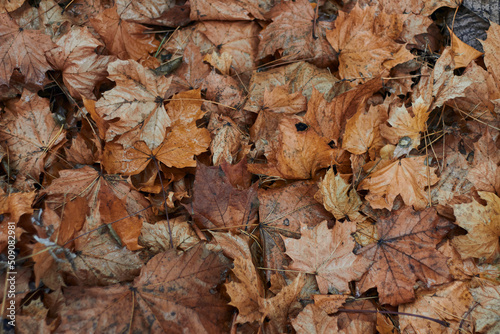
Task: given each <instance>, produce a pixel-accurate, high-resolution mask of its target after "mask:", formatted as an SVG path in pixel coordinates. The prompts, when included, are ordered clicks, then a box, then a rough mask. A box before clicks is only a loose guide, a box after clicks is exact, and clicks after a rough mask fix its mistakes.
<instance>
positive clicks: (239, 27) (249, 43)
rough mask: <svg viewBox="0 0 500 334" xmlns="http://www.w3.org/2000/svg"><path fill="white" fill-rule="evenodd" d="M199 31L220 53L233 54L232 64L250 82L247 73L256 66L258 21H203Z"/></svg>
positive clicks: (244, 79)
mask: <svg viewBox="0 0 500 334" xmlns="http://www.w3.org/2000/svg"><path fill="white" fill-rule="evenodd" d="M199 31H200V32H201V33H203V34H204V35H205V36H206V37H207V38H208V40H209V41H210V42H212V44H213V45H214V46H215V47H216V48H217V51H218V52H219V53H221V54H222V53H227V54H229V55H231V56H232V59H233V62H232V66H233V67H234V70H235V72H236V73H238V74H239V75H240V76H241V77H242V78H243V81H244V82H245V81H246V82H248V81H247V80H248V78H249V77H250V75H249V74H248V73H247V72H248V71H251V70H253V69H254V68H255V53H256V49H257V46H258V45H259V38H258V35H259V32H260V26H259V25H258V24H257V23H256V22H253V21H252V22H245V21H236V22H224V21H209V22H205V21H204V22H202V23H201V24H200V27H199Z"/></svg>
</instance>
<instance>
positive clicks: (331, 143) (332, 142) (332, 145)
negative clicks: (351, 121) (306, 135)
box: [328, 140, 336, 148]
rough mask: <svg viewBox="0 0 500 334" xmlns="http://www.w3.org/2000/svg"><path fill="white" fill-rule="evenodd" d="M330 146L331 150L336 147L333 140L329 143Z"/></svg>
mask: <svg viewBox="0 0 500 334" xmlns="http://www.w3.org/2000/svg"><path fill="white" fill-rule="evenodd" d="M328 146H330V147H331V148H335V147H336V145H335V142H334V141H333V140H330V142H329V143H328Z"/></svg>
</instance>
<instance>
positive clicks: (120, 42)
mask: <svg viewBox="0 0 500 334" xmlns="http://www.w3.org/2000/svg"><path fill="white" fill-rule="evenodd" d="M90 22H91V23H92V26H93V27H94V29H95V30H96V31H97V33H98V34H99V36H101V38H102V39H103V40H104V44H105V45H106V47H107V48H108V49H109V51H110V52H111V53H113V54H114V55H116V56H118V58H120V59H122V60H126V59H133V60H139V59H141V58H146V57H147V56H148V55H149V53H150V52H153V51H156V49H157V48H158V45H159V42H158V41H156V40H155V37H154V35H153V34H151V35H149V34H144V30H146V29H147V28H146V27H145V26H143V25H141V24H138V23H133V22H128V21H125V20H122V19H121V18H120V17H119V16H118V14H117V12H116V6H114V7H111V8H108V9H106V10H104V11H102V12H101V13H100V14H99V15H97V16H95V17H93V18H91V19H90Z"/></svg>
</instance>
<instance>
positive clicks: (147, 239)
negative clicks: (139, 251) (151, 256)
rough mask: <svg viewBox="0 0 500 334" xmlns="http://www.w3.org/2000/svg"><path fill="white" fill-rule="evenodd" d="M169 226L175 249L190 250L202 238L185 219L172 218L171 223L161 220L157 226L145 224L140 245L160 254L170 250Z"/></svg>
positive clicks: (140, 237)
mask: <svg viewBox="0 0 500 334" xmlns="http://www.w3.org/2000/svg"><path fill="white" fill-rule="evenodd" d="M169 224H170V229H171V231H172V240H173V244H174V248H175V249H182V250H184V251H185V250H188V249H189V248H191V247H193V246H194V245H196V244H197V243H198V242H199V241H200V238H198V236H197V235H196V233H195V232H194V230H193V229H192V228H191V226H190V225H189V223H188V222H187V220H186V219H185V218H184V217H176V218H173V219H172V218H171V219H170V220H169V222H167V221H166V220H160V221H158V222H156V223H155V224H149V223H144V224H143V225H142V229H141V235H140V236H139V244H140V245H141V246H144V247H148V248H149V249H150V250H151V251H152V252H154V253H158V252H163V251H167V250H169V249H170V234H169V227H168V226H169Z"/></svg>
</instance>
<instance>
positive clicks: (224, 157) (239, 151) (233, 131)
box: [208, 114, 250, 166]
mask: <svg viewBox="0 0 500 334" xmlns="http://www.w3.org/2000/svg"><path fill="white" fill-rule="evenodd" d="M208 129H209V130H210V131H211V132H212V134H213V139H212V142H211V144H210V151H211V152H212V161H213V164H214V166H217V165H220V164H221V163H222V162H224V161H226V162H228V163H230V164H231V163H233V162H236V161H238V160H239V158H242V157H245V156H246V153H248V151H250V148H249V146H250V145H248V139H245V136H244V134H243V133H242V131H241V130H240V129H239V128H238V126H237V125H236V123H234V122H233V120H232V119H230V118H229V117H225V116H217V115H216V114H212V117H211V118H210V123H209V125H208ZM245 142H246V144H245ZM242 146H245V147H246V149H245V148H243V147H242Z"/></svg>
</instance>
